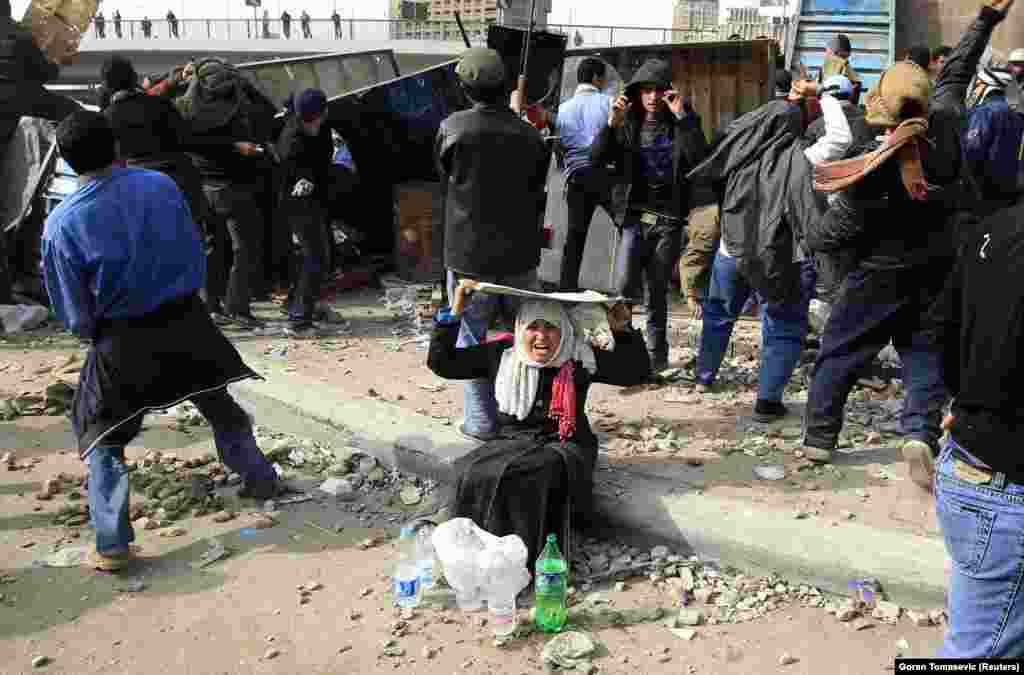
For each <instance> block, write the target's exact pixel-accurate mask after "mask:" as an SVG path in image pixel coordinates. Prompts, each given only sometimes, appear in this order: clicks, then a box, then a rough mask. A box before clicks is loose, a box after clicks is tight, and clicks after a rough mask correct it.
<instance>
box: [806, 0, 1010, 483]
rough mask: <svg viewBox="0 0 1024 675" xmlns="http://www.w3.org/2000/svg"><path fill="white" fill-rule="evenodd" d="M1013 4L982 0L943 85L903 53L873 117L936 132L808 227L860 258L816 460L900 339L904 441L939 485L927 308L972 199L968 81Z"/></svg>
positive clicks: (809, 448) (811, 398)
mask: <svg viewBox="0 0 1024 675" xmlns="http://www.w3.org/2000/svg"><path fill="white" fill-rule="evenodd" d="M1012 4H1013V0H994V1H993V2H992V3H991V4H990V5H989V6H985V7H983V8H982V9H981V11H980V13H979V15H978V18H977V19H976V20H975V21H974V23H973V24H972V25H971V26H970V27H969V28H968V29H967V31H966V32H965V34H964V36H963V38H962V39H961V41H960V44H959V45H958V46H957V48H956V49H955V50H954V51H953V53H952V54H951V55H950V58H949V59H948V60H947V61H946V65H945V67H944V69H943V71H942V73H941V74H940V76H939V79H938V81H937V82H936V85H935V89H934V91H932V90H931V87H930V81H929V79H928V73H927V72H926V71H924V70H922V69H921V68H919V67H918V66H916V65H915V64H911V63H909V62H903V63H899V64H896V65H895V66H893V67H892V68H891V69H890V70H889V71H887V72H886V77H883V79H882V80H880V82H879V84H878V86H877V87H876V89H875V90H874V91H872V93H871V94H870V95H869V97H868V101H867V109H868V115H867V121H868V123H869V124H873V125H875V126H881V127H884V128H887V129H888V130H889V133H890V134H891V132H892V131H893V130H895V129H896V128H897V127H898V126H900V125H901V124H902V123H904V122H906V121H907V120H909V119H910V118H923V119H925V120H927V124H926V125H925V128H926V129H927V131H926V139H927V140H926V141H925V139H924V138H922V139H921V142H922V143H926V145H927V147H928V150H927V151H926V152H925V153H924V154H922V155H921V160H922V161H919V162H918V163H917V166H914V165H912V164H907V163H906V162H903V163H902V165H901V162H900V161H898V160H899V158H896V157H891V158H889V159H888V161H885V162H884V163H882V164H881V165H880V166H878V167H877V168H876V169H875V170H874V171H873V172H871V173H870V174H868V175H866V176H862V178H861V179H860V180H859V181H858V182H856V183H854V184H853V185H852V186H851V187H849V188H847V190H846V191H845V192H841V193H839V194H838V198H837V199H835V200H834V201H833V203H832V205H831V206H830V207H829V210H828V213H827V215H826V217H825V218H824V219H823V220H822V221H821V223H820V224H819V225H820V226H819V227H808V230H807V232H806V242H807V245H808V247H809V248H810V249H811V250H814V251H833V252H834V251H841V250H844V249H846V250H851V251H852V252H853V254H854V258H855V263H854V265H853V268H852V271H850V272H849V274H847V275H846V276H845V281H844V282H843V285H842V287H841V289H840V293H839V298H838V300H837V301H836V303H835V306H834V307H833V310H832V314H831V317H830V319H829V324H828V326H827V328H826V331H825V335H824V337H823V338H822V348H821V352H820V353H819V356H818V361H817V363H816V364H815V371H814V380H813V382H812V384H811V388H810V392H809V393H808V404H807V417H806V424H805V427H806V435H805V437H804V446H805V447H804V448H803V451H804V454H805V455H806V456H807V457H808V458H809V459H811V460H813V461H818V462H829V461H831V458H832V451H833V449H834V448H835V446H836V442H837V440H838V436H839V431H840V430H841V429H842V423H843V409H844V407H845V405H846V399H847V397H848V396H849V394H850V391H851V390H852V388H853V385H854V384H855V383H856V381H857V379H858V378H859V377H860V374H861V372H862V371H863V369H864V368H865V367H867V365H868V364H870V362H871V361H872V359H874V357H875V356H876V355H877V354H878V352H879V351H880V350H881V349H882V348H883V347H885V346H886V344H888V342H889V341H890V340H892V341H893V343H894V345H895V347H896V349H897V350H898V351H899V352H900V356H901V357H902V360H903V367H904V378H903V379H904V384H905V386H906V389H907V396H906V400H905V404H904V407H903V414H902V420H901V424H902V427H903V433H904V435H905V436H906V437H907V438H906V441H905V442H904V444H903V448H902V452H903V455H904V457H905V458H906V459H907V461H908V463H909V464H910V468H911V478H912V479H913V480H914V482H915V483H917V484H918V485H921V486H922V487H925V488H927V487H928V486H929V485H930V481H929V478H928V475H929V474H928V471H927V468H928V467H930V466H931V462H932V458H933V457H934V455H935V454H936V453H937V452H938V438H939V422H940V417H941V407H942V403H943V401H944V400H945V391H944V388H943V386H942V382H941V377H940V366H939V346H938V345H937V344H935V342H934V340H932V339H931V338H930V337H929V334H928V333H927V332H925V331H923V329H922V325H921V322H922V316H923V315H924V313H925V312H926V311H927V309H928V307H929V305H930V304H931V303H932V301H933V300H934V298H935V297H936V295H937V293H938V291H939V289H940V288H941V287H942V284H943V282H944V281H945V279H946V276H947V275H948V273H949V271H950V269H951V265H952V260H953V248H954V244H953V241H954V237H955V232H954V231H953V218H952V215H953V214H954V213H955V212H956V211H957V210H959V209H963V208H965V206H969V203H967V202H966V194H967V191H966V190H965V188H964V182H963V173H964V162H963V152H962V148H961V144H960V136H961V129H962V127H963V119H964V97H965V95H966V93H967V86H968V84H969V82H970V79H971V77H972V76H973V73H974V72H975V71H976V69H977V66H978V62H979V61H980V59H981V55H982V53H983V52H984V51H985V47H986V45H987V43H988V40H989V38H990V37H991V35H992V30H993V29H994V28H995V26H996V25H997V24H998V23H999V22H1000V21H1002V20H1003V19H1004V18H1005V17H1006V12H1007V11H1008V10H1009V8H1010V7H1011V6H1012ZM890 75H891V76H890ZM929 92H930V93H931V96H930V97H929V96H928V94H929ZM918 128H920V127H918ZM915 142H917V141H915ZM908 169H910V170H911V171H908ZM913 170H916V171H918V172H920V174H919V175H918V178H917V179H913V180H912V181H911V182H912V183H913V184H914V189H913V191H912V190H911V189H909V188H908V185H907V182H908V181H907V180H906V179H907V178H908V177H911V178H912V177H913V176H914V171H913ZM922 179H923V182H922ZM925 185H927V187H925ZM893 223H903V224H905V225H904V226H903V227H894V226H893Z"/></svg>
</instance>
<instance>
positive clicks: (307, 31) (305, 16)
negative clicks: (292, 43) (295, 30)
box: [299, 10, 313, 40]
mask: <svg viewBox="0 0 1024 675" xmlns="http://www.w3.org/2000/svg"><path fill="white" fill-rule="evenodd" d="M299 20H300V21H301V22H302V37H304V38H305V39H307V40H309V39H311V38H312V37H313V29H312V27H311V26H310V25H309V22H310V21H311V19H310V16H309V12H307V11H306V10H302V16H301V17H300V19H299Z"/></svg>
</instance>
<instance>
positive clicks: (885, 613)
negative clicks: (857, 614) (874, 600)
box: [871, 600, 903, 623]
mask: <svg viewBox="0 0 1024 675" xmlns="http://www.w3.org/2000/svg"><path fill="white" fill-rule="evenodd" d="M902 613H903V609H902V608H901V607H900V606H899V605H897V604H896V603H894V602H889V601H887V600H879V601H878V604H876V605H875V610H874V611H873V612H871V618H873V619H878V620H879V621H884V622H885V623H896V622H897V621H899V620H900V615H901V614H902Z"/></svg>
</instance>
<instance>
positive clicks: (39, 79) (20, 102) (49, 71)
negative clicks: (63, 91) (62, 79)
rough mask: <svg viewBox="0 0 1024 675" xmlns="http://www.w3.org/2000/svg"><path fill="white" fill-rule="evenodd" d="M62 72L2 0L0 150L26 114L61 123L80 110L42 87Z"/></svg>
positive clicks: (0, 10) (72, 103)
mask: <svg viewBox="0 0 1024 675" xmlns="http://www.w3.org/2000/svg"><path fill="white" fill-rule="evenodd" d="M59 72H60V69H59V68H58V67H57V66H56V64H53V63H50V61H48V60H47V58H46V56H45V55H44V54H43V52H42V51H40V49H39V47H37V46H36V43H35V41H34V40H33V39H32V36H31V35H30V34H29V33H28V32H26V31H24V30H23V29H22V28H21V27H20V26H18V24H17V23H16V22H15V21H14V20H13V19H12V18H11V5H10V2H9V0H0V152H2V151H3V148H5V147H6V145H7V142H8V141H9V140H10V138H11V134H13V133H14V130H15V128H17V126H18V121H19V120H20V119H21V118H22V117H23V116H24V117H42V118H43V119H48V120H52V121H54V122H60V121H61V120H63V119H64V118H65V117H67V116H68V115H70V114H71V113H73V112H75V111H76V110H81V106H79V105H78V104H77V103H75V102H74V101H72V100H71V99H70V98H67V97H66V96H61V95H59V94H55V93H53V92H50V91H47V90H46V88H45V87H43V84H44V83H46V82H52V81H53V80H56V79H57V75H58V74H59Z"/></svg>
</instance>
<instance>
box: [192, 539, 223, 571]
mask: <svg viewBox="0 0 1024 675" xmlns="http://www.w3.org/2000/svg"><path fill="white" fill-rule="evenodd" d="M228 555H230V550H229V549H228V548H227V547H226V546H224V544H222V543H221V541H220V540H219V539H210V540H208V541H207V542H206V552H205V553H203V555H201V556H200V557H199V560H197V561H196V562H194V563H192V567H193V568H194V569H197V570H201V569H205V568H206V567H209V566H210V565H212V564H213V563H215V562H217V561H218V560H223V559H224V558H226V557H228Z"/></svg>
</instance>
